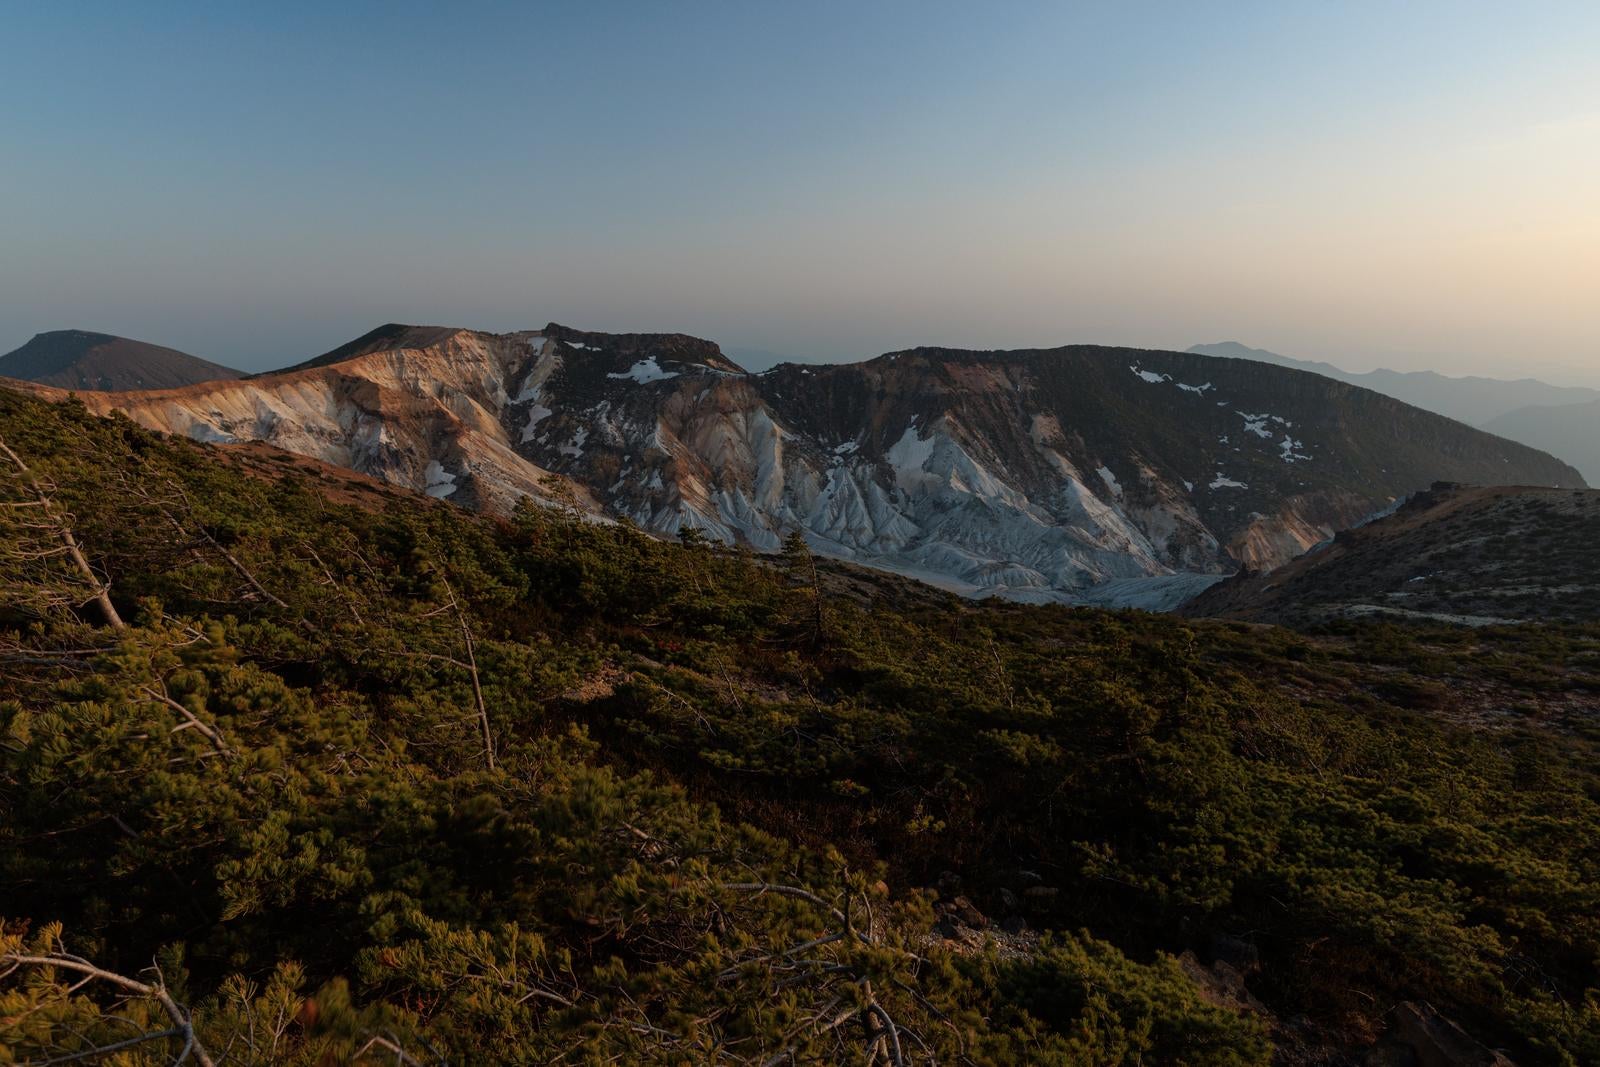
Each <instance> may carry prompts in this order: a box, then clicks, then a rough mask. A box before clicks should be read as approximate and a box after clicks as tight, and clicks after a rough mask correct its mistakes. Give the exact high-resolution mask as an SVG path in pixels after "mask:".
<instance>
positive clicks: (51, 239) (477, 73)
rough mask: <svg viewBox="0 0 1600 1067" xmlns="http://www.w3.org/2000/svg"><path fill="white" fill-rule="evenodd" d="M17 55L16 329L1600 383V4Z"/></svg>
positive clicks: (18, 334) (324, 344) (33, 15)
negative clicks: (666, 341) (544, 336)
mask: <svg viewBox="0 0 1600 1067" xmlns="http://www.w3.org/2000/svg"><path fill="white" fill-rule="evenodd" d="M0 46H3V61H0V100H3V105H0V351H6V350H9V349H10V348H12V347H14V346H15V345H18V344H21V343H22V342H23V341H25V340H26V339H27V338H28V337H29V336H31V335H32V334H33V333H35V332H37V331H40V330H48V329H60V328H65V327H82V328H86V329H96V330H104V331H107V332H111V333H120V334H126V335H129V336H133V337H137V338H140V339H143V340H149V341H155V342H158V343H163V344H170V345H173V346H175V347H178V348H182V349H185V350H187V351H190V352H193V353H195V354H196V355H201V356H205V357H208V358H211V359H215V360H219V361H221V362H225V363H231V364H233V365H235V366H238V367H242V368H245V369H264V368H266V367H269V366H274V365H281V364H285V363H288V362H291V361H295V360H299V359H302V358H304V357H306V356H309V355H311V354H314V353H316V352H320V351H323V350H325V349H328V348H331V347H333V346H334V345H336V344H338V343H340V342H342V341H344V340H347V339H349V338H350V337H353V336H355V335H357V334H359V333H362V332H364V331H365V330H367V329H369V328H371V327H372V326H375V325H377V324H379V323H382V322H386V321H390V320H398V321H405V322H427V323H440V324H449V325H463V326H475V327H479V328H484V329H495V330H507V329H516V328H524V327H534V326H542V325H543V324H544V323H545V322H546V321H549V320H551V319H555V320H557V321H560V322H564V323H568V324H570V325H574V326H580V327H585V328H590V329H604V330H641V329H651V330H681V331H684V332H688V333H694V334H697V335H700V336H704V337H709V338H712V339H714V340H717V341H719V342H721V343H722V344H723V345H724V347H727V348H732V349H764V350H769V351H772V352H776V353H781V354H783V355H784V356H786V357H791V358H798V359H804V360H832V359H858V358H863V357H866V356H871V355H875V354H877V353H879V352H882V351H886V350H890V349H894V348H902V347H907V346H910V345H914V344H923V343H928V344H939V343H942V344H951V345H960V346H968V347H982V348H991V347H1016V346H1022V345H1053V344H1063V343H1068V342H1101V343H1112V344H1137V345H1145V346H1151V347H1177V348H1183V347H1187V346H1188V345H1190V344H1193V343H1196V342H1202V341H1219V340H1229V339H1233V340H1240V341H1244V342H1246V343H1248V344H1251V345H1258V346H1261V347H1266V348H1272V349H1275V350H1277V351H1280V352H1284V353H1287V354H1290V355H1296V356H1301V357H1305V358H1325V359H1329V360H1331V361H1333V362H1335V363H1340V364H1342V365H1345V366H1347V367H1348V368H1350V369H1353V370H1363V369H1367V368H1370V367H1372V366H1376V365H1379V364H1382V365H1388V366H1395V367H1399V368H1401V369H1413V368H1422V367H1432V368H1435V369H1438V370H1442V371H1446V372H1450V373H1475V372H1476V373H1493V374H1499V375H1506V374H1513V375H1521V374H1539V375H1541V376H1544V377H1547V378H1551V379H1553V380H1558V381H1571V382H1579V381H1584V382H1591V383H1593V382H1600V3H1596V2H1595V0H1583V2H1577V3H1571V4H1554V3H1551V4H1542V3H1531V4H1511V3H1506V2H1504V0H1501V2H1498V3H1494V4H1482V5H1477V4H1469V3H1465V2H1461V0H1452V2H1446V3H1420V2H1409V3H1405V4H1397V3H1392V2H1386V3H1375V4H1370V5H1367V4H1361V3H1355V2H1340V3H1283V2H1281V0H1278V2H1272V3H1261V4H1233V5H1221V4H1188V3H1185V4H1171V5H1156V4H1137V3H1109V2H1108V3H1105V4H1095V5H1068V4H1064V3H1040V4H1027V5H1002V4H998V3H992V2H984V3H975V2H970V0H969V2H965V3H959V4H949V5H935V4H932V3H927V2H919V3H907V4H891V3H880V2H866V3H863V2H859V0H857V2H851V3H841V4H837V5H833V4H822V3H812V2H807V3H796V4H779V3H766V2H759V0H744V2H736V3H726V4H722V3H696V2H683V3H648V4H638V5H626V4H608V3H602V2H587V3H573V4H571V5H562V6H539V7H535V6H532V5H527V4H505V5H490V4H468V3H450V4H446V3H438V4H407V3H397V2H393V0H390V2H385V3H375V4H371V5H366V4H355V3H340V4H321V3H319V4H307V5H296V4H289V3H283V2H278V3H271V4H268V3H260V4H253V5H245V4H231V3H218V2H212V3H205V4H193V5H187V4H180V3H166V2H163V3H156V4H131V3H116V4H103V5H101V4H87V3H74V2H65V0H63V2H59V3H49V2H38V3H32V4H26V5H25V4H21V3H6V4H4V6H0ZM749 362H751V363H755V364H757V365H758V366H759V365H760V363H761V361H760V360H749Z"/></svg>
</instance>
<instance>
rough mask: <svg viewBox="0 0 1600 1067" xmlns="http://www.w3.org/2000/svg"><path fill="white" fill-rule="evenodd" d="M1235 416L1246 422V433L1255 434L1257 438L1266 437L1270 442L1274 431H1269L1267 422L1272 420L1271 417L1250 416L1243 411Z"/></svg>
mask: <svg viewBox="0 0 1600 1067" xmlns="http://www.w3.org/2000/svg"><path fill="white" fill-rule="evenodd" d="M1235 414H1237V415H1238V416H1239V417H1240V418H1242V419H1243V420H1244V428H1245V432H1247V433H1253V434H1255V435H1256V436H1257V437H1265V438H1267V439H1268V440H1269V441H1270V440H1271V439H1272V431H1271V430H1269V429H1267V420H1269V419H1271V418H1272V416H1271V415H1249V414H1246V413H1245V412H1243V411H1239V412H1235Z"/></svg>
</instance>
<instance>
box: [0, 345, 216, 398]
mask: <svg viewBox="0 0 1600 1067" xmlns="http://www.w3.org/2000/svg"><path fill="white" fill-rule="evenodd" d="M0 376H4V377H7V378H20V379H22V380H23V381H29V382H38V383H40V384H41V385H53V386H56V387H57V388H60V389H95V390H101V391H104V392H123V391H126V390H130V389H175V388H177V387H179V386H183V385H194V384H196V383H198V382H211V381H218V380H221V379H225V378H240V377H243V375H242V374H241V373H240V372H239V371H236V370H233V369H232V368H229V367H224V366H221V365H220V364H217V363H212V362H210V361H209V360H204V359H200V358H199V357H198V356H191V355H189V354H188V353H186V352H179V351H178V350H177V349H174V348H163V347H162V346H161V345H152V344H146V343H145V342H144V341H134V340H131V339H129V338H127V337H116V336H113V335H112V334H108V333H92V332H90V331H88V330H51V331H49V332H48V333H41V334H35V335H34V337H33V340H31V341H29V342H28V343H27V344H25V345H23V346H22V347H21V348H18V349H16V350H15V351H13V352H8V353H7V354H6V355H4V356H0Z"/></svg>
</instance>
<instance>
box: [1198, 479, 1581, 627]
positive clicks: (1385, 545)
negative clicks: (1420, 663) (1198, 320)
mask: <svg viewBox="0 0 1600 1067" xmlns="http://www.w3.org/2000/svg"><path fill="white" fill-rule="evenodd" d="M1597 533H1600V491H1595V490H1564V489H1531V488H1526V487H1514V486H1498V487H1491V488H1482V487H1474V486H1461V485H1450V484H1444V483H1441V484H1439V485H1435V486H1434V487H1433V488H1432V489H1431V490H1429V491H1428V492H1425V493H1419V494H1417V495H1416V496H1415V497H1413V498H1412V499H1410V500H1409V501H1407V502H1406V504H1405V505H1404V506H1403V507H1401V508H1400V509H1399V510H1398V511H1397V512H1396V513H1395V514H1393V515H1390V516H1387V517H1385V518H1383V519H1379V520H1378V521H1376V522H1373V523H1370V524H1368V525H1366V526H1362V527H1360V528H1359V529H1354V530H1346V531H1344V532H1342V533H1340V534H1339V536H1338V537H1337V538H1335V539H1334V540H1333V542H1332V543H1331V544H1329V545H1328V546H1326V547H1324V548H1320V549H1317V550H1316V551H1313V552H1310V553H1308V554H1306V555H1305V556H1302V557H1301V558H1300V559H1297V560H1295V561H1294V562H1292V563H1290V564H1288V565H1287V566H1284V567H1281V568H1279V569H1278V570H1276V571H1273V572H1271V573H1270V574H1260V573H1241V574H1239V575H1237V576H1235V577H1233V578H1230V579H1229V580H1227V581H1225V582H1222V583H1221V584H1218V585H1215V586H1212V587H1211V588H1210V589H1208V590H1206V591H1205V592H1203V593H1201V594H1200V595H1199V596H1197V597H1195V598H1194V599H1193V600H1191V601H1189V602H1188V603H1186V604H1185V605H1183V607H1182V608H1181V609H1180V610H1181V611H1182V612H1183V613H1184V614H1186V615H1195V616H1216V617H1220V618H1228V619H1250V620H1254V621H1257V622H1275V623H1283V624H1287V625H1293V626H1304V625H1307V624H1310V623H1316V622H1321V621H1324V620H1327V619H1331V618H1339V617H1350V616H1363V615H1385V616H1391V617H1398V618H1422V619H1432V620H1435V621H1442V622H1452V621H1454V622H1463V623H1468V624H1471V625H1484V624H1490V623H1507V622H1529V621H1533V622H1549V621H1555V620H1565V621H1572V622H1588V623H1595V622H1600V539H1597V537H1596V534H1597Z"/></svg>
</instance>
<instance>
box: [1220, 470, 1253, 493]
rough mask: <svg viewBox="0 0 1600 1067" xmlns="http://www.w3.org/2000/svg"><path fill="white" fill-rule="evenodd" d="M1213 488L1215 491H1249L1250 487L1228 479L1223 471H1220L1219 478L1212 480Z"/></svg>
mask: <svg viewBox="0 0 1600 1067" xmlns="http://www.w3.org/2000/svg"><path fill="white" fill-rule="evenodd" d="M1211 488H1213V489H1248V488H1250V487H1249V486H1248V485H1246V484H1244V483H1243V482H1236V481H1234V480H1233V479H1232V478H1228V477H1226V476H1224V475H1223V473H1222V472H1221V471H1218V472H1217V476H1216V477H1215V478H1213V479H1212V480H1211Z"/></svg>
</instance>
